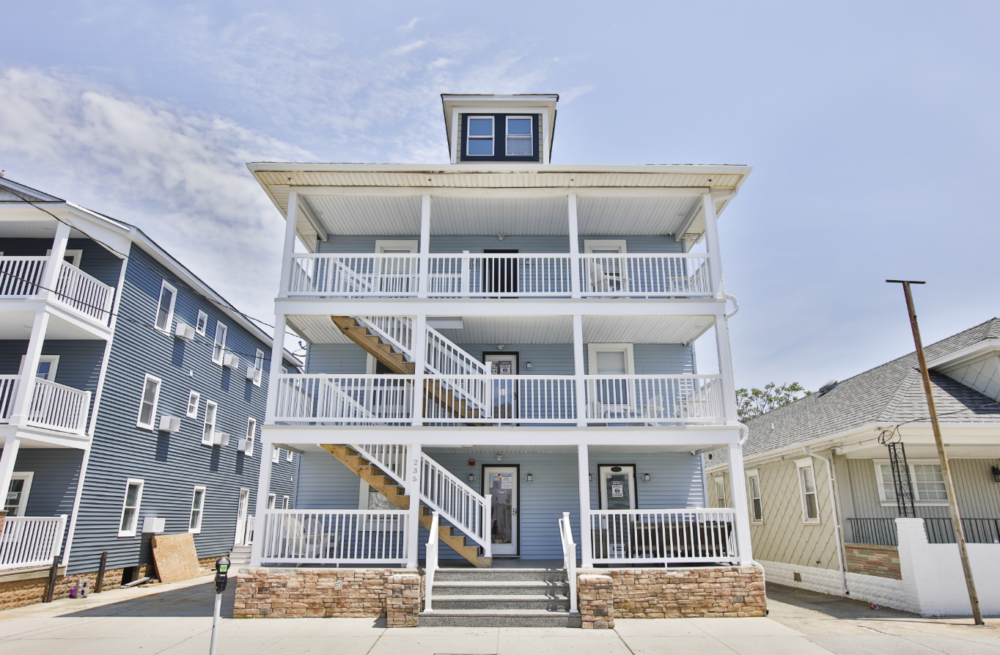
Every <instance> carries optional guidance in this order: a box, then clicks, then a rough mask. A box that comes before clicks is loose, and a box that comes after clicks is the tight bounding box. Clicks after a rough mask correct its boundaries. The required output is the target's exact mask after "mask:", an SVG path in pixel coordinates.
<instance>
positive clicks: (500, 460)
mask: <svg viewBox="0 0 1000 655" xmlns="http://www.w3.org/2000/svg"><path fill="white" fill-rule="evenodd" d="M497 461H498V462H502V461H503V455H501V454H500V453H497Z"/></svg>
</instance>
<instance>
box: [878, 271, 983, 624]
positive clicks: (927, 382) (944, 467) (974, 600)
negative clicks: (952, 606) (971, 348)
mask: <svg viewBox="0 0 1000 655" xmlns="http://www.w3.org/2000/svg"><path fill="white" fill-rule="evenodd" d="M886 282H889V283H890V284H902V285H903V293H904V294H905V295H906V311H907V312H909V314H910V327H911V328H912V329H913V345H915V346H916V348H917V361H918V362H920V376H921V377H922V378H923V379H924V394H926V395H927V409H928V410H929V411H930V415H931V428H932V429H933V430H934V443H935V444H936V445H937V451H938V459H940V460H941V475H942V476H943V477H944V484H945V489H946V490H947V492H948V505H949V506H950V507H951V524H952V527H953V528H954V529H955V539H956V540H957V541H958V554H959V556H960V557H961V559H962V570H963V571H964V572H965V586H966V587H967V588H968V590H969V602H970V603H971V604H972V617H973V619H975V623H976V625H985V624H984V623H983V612H982V610H981V609H980V608H979V595H978V594H976V583H975V581H974V580H973V579H972V567H971V566H970V565H969V549H968V548H967V547H966V545H965V531H964V530H963V529H962V517H961V516H960V515H959V513H958V498H957V497H956V496H955V485H954V483H952V480H951V467H950V466H949V465H948V458H947V457H946V456H945V453H944V441H943V439H942V438H941V424H940V423H938V417H937V407H936V406H935V405H934V395H933V394H932V393H931V374H930V372H929V371H928V370H927V358H926V357H924V346H923V344H922V343H921V342H920V328H919V326H918V325H917V312H916V310H915V309H914V308H913V295H912V294H911V293H910V285H911V284H926V282H917V281H915V280H886Z"/></svg>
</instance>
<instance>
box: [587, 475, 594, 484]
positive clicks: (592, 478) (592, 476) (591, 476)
mask: <svg viewBox="0 0 1000 655" xmlns="http://www.w3.org/2000/svg"><path fill="white" fill-rule="evenodd" d="M587 477H589V478H590V481H591V482H593V481H594V474H593V473H588V474H587Z"/></svg>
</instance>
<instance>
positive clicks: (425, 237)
mask: <svg viewBox="0 0 1000 655" xmlns="http://www.w3.org/2000/svg"><path fill="white" fill-rule="evenodd" d="M430 253H431V196H430V194H428V193H425V194H424V195H422V196H421V197H420V269H419V274H420V285H419V287H418V288H417V289H418V290H417V297H418V298H426V297H427V292H428V291H429V290H430V279H431V278H430V259H431V255H430Z"/></svg>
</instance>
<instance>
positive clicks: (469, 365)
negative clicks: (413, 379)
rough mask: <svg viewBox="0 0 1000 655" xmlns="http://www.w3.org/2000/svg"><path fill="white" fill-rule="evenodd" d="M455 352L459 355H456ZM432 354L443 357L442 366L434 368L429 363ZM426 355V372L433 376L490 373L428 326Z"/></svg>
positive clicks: (484, 366) (476, 360)
mask: <svg viewBox="0 0 1000 655" xmlns="http://www.w3.org/2000/svg"><path fill="white" fill-rule="evenodd" d="M455 351H457V352H458V353H461V354H460V355H459V354H456V352H455ZM432 352H437V353H440V354H442V355H444V365H443V366H441V365H439V366H434V365H433V364H432V363H431V353H432ZM426 353H427V369H428V372H430V373H433V374H434V375H489V373H490V369H489V368H488V367H487V366H486V365H485V364H483V363H482V362H481V361H479V360H478V359H476V358H475V357H473V356H472V355H470V354H469V353H467V352H465V351H464V350H462V349H461V348H460V347H459V346H458V344H456V343H455V342H454V341H452V340H451V339H449V338H448V337H446V336H444V335H443V334H441V333H440V332H438V331H437V330H435V329H434V328H432V327H430V326H427V350H426ZM432 369H434V370H432Z"/></svg>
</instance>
